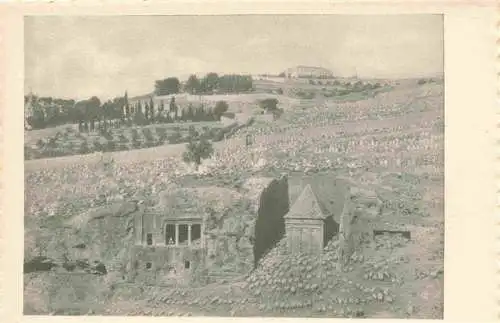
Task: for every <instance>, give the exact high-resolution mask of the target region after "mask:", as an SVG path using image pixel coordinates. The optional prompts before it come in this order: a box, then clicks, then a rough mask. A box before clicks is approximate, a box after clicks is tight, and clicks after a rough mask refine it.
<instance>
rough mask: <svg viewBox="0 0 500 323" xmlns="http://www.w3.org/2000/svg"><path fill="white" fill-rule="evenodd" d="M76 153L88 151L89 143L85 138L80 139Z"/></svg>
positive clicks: (82, 153)
mask: <svg viewBox="0 0 500 323" xmlns="http://www.w3.org/2000/svg"><path fill="white" fill-rule="evenodd" d="M78 153H79V154H81V155H84V154H88V153H90V148H89V144H88V143H87V141H86V140H84V141H82V143H81V144H80V147H79V148H78Z"/></svg>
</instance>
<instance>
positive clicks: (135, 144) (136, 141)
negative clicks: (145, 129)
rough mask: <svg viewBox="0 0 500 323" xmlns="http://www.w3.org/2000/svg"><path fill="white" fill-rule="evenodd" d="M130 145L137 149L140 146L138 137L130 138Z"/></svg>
mask: <svg viewBox="0 0 500 323" xmlns="http://www.w3.org/2000/svg"><path fill="white" fill-rule="evenodd" d="M132 147H134V148H135V149H138V148H140V147H141V142H140V141H139V140H138V138H136V137H133V138H132Z"/></svg>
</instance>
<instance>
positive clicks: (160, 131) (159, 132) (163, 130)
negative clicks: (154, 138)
mask: <svg viewBox="0 0 500 323" xmlns="http://www.w3.org/2000/svg"><path fill="white" fill-rule="evenodd" d="M155 131H156V134H157V135H158V136H159V137H162V136H166V134H167V129H166V128H164V127H155Z"/></svg>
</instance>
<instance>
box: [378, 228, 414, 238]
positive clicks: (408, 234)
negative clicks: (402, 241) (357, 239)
mask: <svg viewBox="0 0 500 323" xmlns="http://www.w3.org/2000/svg"><path fill="white" fill-rule="evenodd" d="M378 235H401V236H402V237H404V238H406V239H408V240H410V239H411V232H410V231H406V230H373V236H378Z"/></svg>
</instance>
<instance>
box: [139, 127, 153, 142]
mask: <svg viewBox="0 0 500 323" xmlns="http://www.w3.org/2000/svg"><path fill="white" fill-rule="evenodd" d="M142 134H143V135H144V138H145V139H146V141H148V142H152V141H154V137H153V133H152V132H151V129H149V128H143V129H142Z"/></svg>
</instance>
